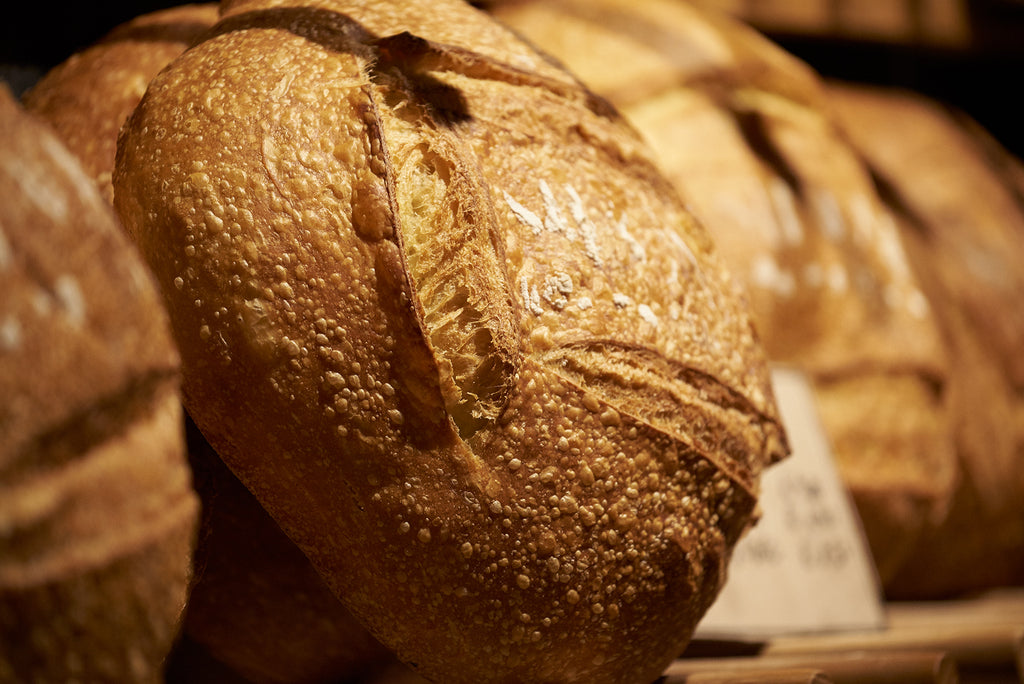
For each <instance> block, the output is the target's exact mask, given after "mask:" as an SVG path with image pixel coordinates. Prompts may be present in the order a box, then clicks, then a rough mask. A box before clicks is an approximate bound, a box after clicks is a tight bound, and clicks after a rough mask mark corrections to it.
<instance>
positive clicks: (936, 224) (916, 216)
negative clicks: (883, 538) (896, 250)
mask: <svg viewBox="0 0 1024 684" xmlns="http://www.w3.org/2000/svg"><path fill="white" fill-rule="evenodd" d="M829 95H830V102H831V104H832V106H833V107H834V109H835V111H836V112H837V113H838V116H839V117H840V119H841V121H842V122H843V123H844V124H845V128H846V130H847V131H848V133H849V135H850V136H851V138H852V139H853V141H854V143H855V145H856V146H857V149H858V150H859V151H860V152H861V153H862V154H863V155H864V157H865V159H866V160H867V162H868V164H869V165H870V168H871V169H872V172H873V174H874V176H875V177H876V178H877V179H878V182H879V184H880V187H881V188H882V190H883V196H884V197H886V198H887V200H888V202H889V204H890V205H891V206H892V207H893V211H894V213H895V214H896V215H897V216H899V217H900V226H901V227H902V228H903V238H904V241H905V243H906V244H907V245H908V249H909V253H910V256H911V263H912V264H913V266H914V268H915V270H916V272H917V273H918V274H919V277H920V279H921V282H922V283H923V285H924V287H925V292H926V293H927V295H928V298H929V300H930V302H931V305H932V309H933V310H934V311H935V312H936V314H937V316H938V319H939V321H940V322H941V323H942V328H943V331H944V334H945V337H946V339H947V340H948V344H949V346H950V348H951V349H952V351H953V354H952V358H953V359H954V364H953V367H952V370H951V374H950V383H949V384H950V392H949V401H950V405H951V410H952V411H953V417H954V420H955V422H954V426H955V429H956V432H955V434H956V446H957V453H958V457H959V461H960V465H961V469H962V471H963V477H962V478H961V480H960V482H959V485H958V488H957V491H956V495H955V497H954V501H953V506H952V508H951V510H950V513H949V515H948V516H947V517H946V519H945V520H943V522H942V524H941V525H940V526H938V527H937V528H935V529H934V530H933V531H931V533H930V534H928V535H927V536H926V537H925V538H924V539H922V540H921V542H920V543H919V544H918V545H917V546H916V548H915V549H914V551H913V554H912V558H913V562H910V563H908V564H907V566H906V567H904V568H903V569H902V571H901V572H900V574H899V575H898V576H897V577H896V578H894V580H893V582H892V584H891V592H892V593H893V594H894V595H897V596H900V597H904V598H922V597H937V596H948V595H951V594H960V593H964V592H968V591H977V590H980V589H984V588H987V587H991V586H993V585H1001V584H1007V583H1020V582H1022V581H1024V551H1022V549H1024V471H1022V469H1021V468H1020V463H1021V458H1022V457H1024V440H1022V436H1024V429H1022V428H1024V410H1022V409H1024V363H1022V358H1021V354H1020V350H1021V349H1022V348H1024V309H1022V308H1021V306H1020V302H1021V300H1022V298H1024V273H1022V271H1021V269H1020V260H1021V258H1024V201H1022V197H1021V195H1020V194H1019V193H1018V192H1016V191H1015V190H1014V187H1013V184H1012V181H1011V180H1010V179H1009V178H1008V177H1007V175H1006V170H1007V165H1009V164H1012V159H1011V158H1010V156H1009V154H1008V153H1007V152H1006V151H1005V150H1003V149H1000V148H999V147H998V144H996V143H995V142H994V141H993V140H991V138H989V137H988V136H987V135H986V134H984V132H983V131H981V130H980V128H979V127H978V125H977V124H976V123H974V122H972V121H970V120H968V119H967V118H966V117H964V116H963V115H962V114H959V113H957V112H955V111H953V110H950V109H948V108H946V107H945V106H943V105H941V104H940V103H938V102H936V101H933V100H930V99H928V98H926V97H924V96H921V95H917V94H913V93H910V92H905V91H898V90H895V89H882V88H868V87H864V86H856V85H853V84H840V83H834V84H832V85H831V87H830V89H829Z"/></svg>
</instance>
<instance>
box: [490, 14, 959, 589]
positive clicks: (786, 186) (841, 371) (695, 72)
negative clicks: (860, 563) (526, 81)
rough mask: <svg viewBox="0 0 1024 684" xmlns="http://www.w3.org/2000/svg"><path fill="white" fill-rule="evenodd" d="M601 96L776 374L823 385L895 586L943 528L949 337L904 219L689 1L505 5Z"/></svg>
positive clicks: (716, 19)
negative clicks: (910, 257) (707, 246)
mask: <svg viewBox="0 0 1024 684" xmlns="http://www.w3.org/2000/svg"><path fill="white" fill-rule="evenodd" d="M493 12H494V14H495V15H496V16H497V17H499V18H500V19H501V20H503V21H505V22H507V23H508V24H509V25H511V26H512V27H513V28H515V29H516V30H518V31H520V32H521V33H522V34H524V35H525V36H527V37H528V38H530V39H532V40H533V41H534V42H536V43H537V44H538V45H539V46H540V47H541V48H542V49H545V50H547V51H549V52H551V53H552V54H553V55H554V56H555V57H556V58H558V59H560V60H562V61H563V62H564V63H565V64H566V65H567V66H568V67H569V68H570V69H572V70H573V71H574V72H576V73H578V74H579V75H580V77H581V78H582V79H583V80H584V82H586V83H587V85H588V86H590V87H592V88H593V89H594V90H595V91H596V92H597V93H598V94H599V95H602V96H605V97H607V98H608V99H609V100H610V101H611V102H612V103H613V104H614V105H615V106H617V107H619V108H620V110H621V111H622V112H623V114H624V115H625V116H626V118H627V119H629V120H630V121H631V122H632V123H633V124H634V125H635V126H636V127H637V129H638V130H640V131H641V132H642V134H643V135H644V136H645V138H647V140H648V141H649V142H650V143H651V147H652V148H653V149H655V150H656V151H658V153H659V163H660V165H661V167H662V169H663V170H664V172H665V173H666V175H667V177H668V178H669V179H670V180H671V181H672V182H673V184H674V185H675V186H676V188H677V189H678V190H679V192H680V193H681V194H682V195H683V197H684V199H685V200H686V201H687V202H688V205H689V206H690V207H691V208H692V209H693V211H694V212H695V214H696V215H697V216H698V218H700V219H701V220H702V221H704V223H705V224H706V225H707V227H708V230H709V232H710V233H711V236H712V238H713V239H714V240H715V242H716V244H717V245H718V246H719V247H720V251H721V253H722V257H723V259H725V261H726V263H727V264H728V265H729V266H730V267H731V268H732V269H733V271H734V272H735V273H736V274H737V276H738V277H739V278H740V279H741V280H742V281H743V282H744V284H745V285H746V287H747V289H748V291H749V293H750V299H751V304H752V311H753V314H754V320H755V324H756V325H757V327H758V332H759V333H760V334H761V336H762V338H763V340H764V345H765V349H766V351H767V353H768V356H769V358H770V359H771V360H773V361H776V362H781V363H785V364H791V365H794V366H796V367H797V368H800V369H802V370H804V371H805V372H806V373H807V374H808V376H809V378H810V379H811V381H812V383H813V386H814V390H815V394H816V397H817V401H818V405H819V409H820V412H821V415H822V420H823V423H824V425H825V428H826V431H827V433H828V435H829V437H830V439H831V442H832V444H833V446H834V449H835V453H836V456H837V460H838V465H839V468H840V470H841V472H842V475H843V478H844V481H845V482H846V484H847V486H848V487H849V489H850V491H851V492H852V495H853V499H854V501H855V503H856V504H857V508H858V511H859V513H860V517H861V519H862V521H863V523H864V529H865V532H866V536H867V538H868V542H869V544H870V547H871V550H872V554H873V556H874V560H875V562H876V565H877V567H878V572H879V575H880V577H881V579H882V581H883V583H885V582H888V580H889V579H890V578H891V577H892V576H893V575H894V574H895V573H896V572H897V571H898V569H899V568H900V567H901V565H902V564H903V563H904V562H905V561H906V560H907V558H908V554H909V552H910V548H911V546H912V544H913V543H914V541H915V540H916V539H917V538H919V537H920V536H921V535H922V534H924V533H925V532H926V530H928V529H930V528H931V527H932V526H933V525H935V524H937V523H938V522H939V521H941V520H942V518H943V517H944V516H945V514H946V511H947V509H948V507H949V502H950V499H951V497H952V492H953V488H954V486H955V483H956V481H957V477H958V472H957V463H956V458H955V453H954V449H953V444H952V438H951V429H950V425H949V416H948V410H947V405H946V403H945V391H946V386H945V382H946V376H947V373H948V367H947V359H946V357H945V350H944V348H943V345H942V339H941V337H940V335H939V333H938V328H937V326H936V322H935V320H934V316H933V313H932V312H931V311H930V310H929V307H928V302H927V299H926V298H925V297H924V295H923V294H922V292H921V290H920V287H919V284H918V283H917V282H916V280H915V275H914V273H913V272H912V271H911V270H910V268H909V267H908V265H907V261H906V258H905V254H904V250H903V247H902V246H901V244H900V236H899V233H898V231H897V229H896V226H895V223H894V221H893V219H892V216H891V215H890V214H889V213H888V210H887V208H886V207H885V206H884V204H883V203H882V201H881V199H880V198H879V197H878V194H877V192H876V190H875V187H874V185H873V183H872V178H871V175H870V174H869V172H868V171H867V169H866V168H865V167H864V165H863V164H862V162H861V160H860V159H859V158H858V156H857V154H856V152H855V151H854V150H853V148H852V147H851V146H850V145H849V143H848V141H847V139H846V138H845V137H844V136H843V134H842V132H841V130H840V129H839V128H838V126H837V125H836V122H835V120H834V118H833V117H832V116H831V115H830V114H829V113H828V106H827V97H826V94H825V90H824V87H823V84H822V83H821V81H820V79H819V78H818V77H817V76H816V74H815V73H814V72H813V71H812V70H811V69H810V68H809V67H808V66H807V65H805V64H804V63H802V62H800V61H799V60H797V59H796V58H794V57H792V56H791V55H789V54H788V53H786V52H784V51H783V50H782V49H781V48H779V47H778V46H776V45H774V44H773V43H771V42H770V41H768V40H767V39H766V38H764V37H763V36H761V35H760V34H758V33H756V32H754V31H753V30H751V29H749V28H748V27H746V26H743V25H741V24H739V23H738V22H736V21H733V20H730V19H729V18H727V17H725V16H720V15H718V14H716V13H714V12H711V11H708V10H703V9H700V8H698V7H696V6H694V5H693V4H692V3H685V2H678V1H677V0H650V1H647V2H643V3H636V2H632V1H631V0H551V1H546V0H544V1H542V0H537V1H529V0H524V1H523V2H510V3H498V4H497V5H496V6H495V7H494V9H493Z"/></svg>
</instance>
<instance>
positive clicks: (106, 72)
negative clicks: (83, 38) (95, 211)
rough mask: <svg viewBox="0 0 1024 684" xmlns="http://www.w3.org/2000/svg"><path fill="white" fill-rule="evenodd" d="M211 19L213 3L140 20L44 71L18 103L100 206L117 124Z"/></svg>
mask: <svg viewBox="0 0 1024 684" xmlns="http://www.w3.org/2000/svg"><path fill="white" fill-rule="evenodd" d="M216 18H217V5H216V3H208V4H196V5H182V6H180V7H172V8H169V9H164V10H159V11H156V12H151V13H149V14H145V15H142V16H140V17H138V18H136V19H134V20H132V21H129V22H127V23H125V24H123V25H121V26H118V27H116V28H114V29H113V30H112V31H111V32H110V33H109V34H108V35H106V36H105V37H104V38H103V39H101V40H100V41H98V42H97V43H96V44H95V45H92V46H90V47H88V48H86V49H84V50H81V51H80V52H77V53H75V54H74V55H72V56H71V57H70V58H68V59H67V60H65V61H64V62H62V63H61V64H59V65H58V66H56V67H55V68H53V69H51V70H50V71H49V72H47V73H46V74H45V75H44V76H43V78H41V79H40V80H39V81H38V82H37V83H36V84H35V85H34V86H32V88H30V89H29V90H28V91H26V93H25V94H24V95H23V96H22V102H23V103H24V104H25V107H26V108H27V109H28V110H29V111H30V112H32V113H33V114H35V115H36V116H38V117H39V118H40V119H42V120H44V121H46V122H47V123H49V124H50V125H51V126H53V128H54V130H55V131H56V133H57V135H58V137H59V138H60V139H61V140H62V141H63V142H64V144H65V145H66V146H67V147H68V149H69V150H70V151H71V152H72V154H74V155H75V156H76V157H77V158H78V160H79V162H80V163H81V165H82V168H84V169H85V172H86V173H87V174H89V176H91V177H92V178H94V179H95V180H96V182H97V184H98V185H99V186H100V191H101V192H102V194H103V196H104V198H106V200H107V201H108V202H112V201H113V189H112V188H111V186H110V172H111V171H112V170H113V168H114V153H115V150H116V148H117V132H118V130H119V129H120V128H121V124H122V123H123V122H124V120H125V119H127V118H128V115H129V114H130V113H131V111H132V109H134V108H135V105H136V104H138V102H139V99H140V98H142V93H143V92H145V90H146V85H147V84H148V83H149V81H150V79H152V78H153V76H155V75H156V73H157V72H158V71H160V69H162V68H163V67H165V66H166V65H167V63H168V62H170V61H171V60H172V59H174V58H175V57H177V56H178V55H179V54H181V52H182V51H183V50H185V48H187V47H188V46H189V45H190V44H191V43H192V41H193V40H195V39H196V38H197V37H198V36H199V34H200V33H202V32H203V31H204V30H205V29H207V28H209V27H210V25H211V24H213V22H214V21H215V20H216Z"/></svg>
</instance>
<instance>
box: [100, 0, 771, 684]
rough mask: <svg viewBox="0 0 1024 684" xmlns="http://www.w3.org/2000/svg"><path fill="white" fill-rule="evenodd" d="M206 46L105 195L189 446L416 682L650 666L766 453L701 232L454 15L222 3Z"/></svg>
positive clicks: (520, 61)
mask: <svg viewBox="0 0 1024 684" xmlns="http://www.w3.org/2000/svg"><path fill="white" fill-rule="evenodd" d="M213 33H214V35H213V37H211V38H210V39H209V40H207V41H205V42H204V43H202V44H200V45H198V46H196V47H195V48H193V49H192V50H190V51H189V52H187V53H185V54H184V55H182V57H181V58H179V59H178V60H176V62H175V63H174V64H173V65H172V67H171V68H170V69H168V70H167V71H165V72H164V73H162V74H161V75H160V76H159V77H158V78H157V79H156V80H155V81H154V83H153V85H152V86H151V88H150V91H149V93H148V94H147V96H146V97H145V98H144V99H143V101H142V102H141V104H140V106H139V108H138V109H137V110H136V112H135V114H134V115H133V117H132V119H131V120H130V121H129V123H128V124H127V125H126V128H125V131H124V133H123V135H122V139H121V141H120V144H119V156H118V162H117V169H116V171H115V175H114V184H115V203H116V206H117V208H118V211H119V213H120V214H121V215H122V216H123V217H124V219H125V221H126V224H127V226H128V227H129V230H130V231H131V232H132V233H133V234H134V235H135V236H136V237H137V239H138V241H139V243H140V244H141V245H142V248H143V251H144V253H145V254H146V255H147V258H148V259H149V260H150V262H151V263H152V265H153V267H154V269H155V270H156V272H157V273H158V274H159V276H158V277H159V278H160V279H161V281H162V282H163V284H164V287H165V296H166V298H167V301H168V305H169V307H170V309H171V311H172V312H173V313H172V318H173V319H174V321H175V329H176V334H177V339H178V340H179V343H180V344H181V347H182V349H183V356H184V359H185V361H184V367H185V378H186V379H185V392H186V402H187V403H188V405H189V407H190V411H191V412H192V413H193V415H194V416H195V418H196V421H197V423H199V425H200V427H201V428H202V429H203V431H204V434H206V435H207V437H208V438H209V439H210V441H211V443H212V444H213V445H214V446H215V447H216V448H217V450H218V452H219V453H221V454H222V456H223V457H224V459H225V461H226V462H227V463H228V464H229V465H230V466H231V468H232V469H233V470H234V471H235V472H236V473H237V474H238V476H239V478H240V479H241V480H242V481H243V482H244V483H245V484H246V485H247V486H248V487H249V488H250V489H251V490H252V491H253V492H254V493H255V494H256V495H257V497H258V498H259V499H260V501H261V503H262V504H263V505H264V506H265V507H266V509H267V510H268V511H269V512H270V513H271V515H272V516H273V517H274V518H275V519H276V520H277V521H278V523H279V524H280V525H281V527H282V529H284V530H285V532H286V533H287V534H288V535H289V536H290V537H291V538H292V539H293V540H295V541H296V542H297V543H298V544H299V546H300V547H301V548H302V549H303V550H304V551H305V552H306V554H307V555H308V556H309V557H310V559H311V560H312V561H313V563H314V565H315V566H316V567H317V568H318V570H319V571H320V572H321V574H322V575H323V576H324V578H325V579H326V580H327V581H328V583H329V584H330V585H331V586H332V588H333V589H334V590H335V591H336V592H337V593H338V594H339V596H341V597H342V598H343V599H344V601H345V602H346V604H347V605H348V606H349V607H350V609H351V610H352V611H353V612H354V613H355V614H356V615H358V616H359V617H360V618H361V619H362V620H364V621H365V622H366V623H367V625H368V626H369V627H370V628H371V630H372V631H373V632H374V633H375V634H376V635H378V636H379V637H380V638H381V639H382V640H383V641H384V642H385V643H387V644H388V645H389V646H391V647H392V648H394V649H395V650H396V651H397V653H398V654H399V656H400V657H401V658H403V659H404V660H406V661H410V662H413V663H416V664H417V666H418V667H419V669H420V670H421V671H422V672H423V673H424V674H426V675H427V676H429V677H433V678H436V679H439V680H443V681H450V682H460V681H477V680H484V681H499V680H500V681H511V680H531V681H576V680H583V679H586V680H588V681H595V682H599V681H646V680H651V679H654V678H655V677H656V676H657V675H658V674H659V673H660V670H661V668H663V667H664V665H665V663H667V662H668V661H669V660H670V659H671V658H672V657H673V656H675V655H676V654H678V652H679V650H680V649H681V648H682V646H683V645H684V644H685V642H686V641H687V640H688V638H689V635H690V633H691V632H692V629H693V627H694V625H695V623H696V620H697V619H698V618H699V616H700V615H701V614H702V613H703V611H704V610H705V609H706V607H707V605H708V604H709V602H710V601H711V600H712V599H713V597H714V595H715V594H716V593H717V590H718V587H719V585H720V583H721V581H722V580H723V577H724V566H725V562H726V560H727V558H728V554H729V550H730V549H731V546H732V544H733V543H734V542H735V541H736V539H737V537H738V536H739V535H740V533H741V532H742V530H743V529H744V528H745V527H746V525H747V524H748V523H749V521H750V518H751V515H752V511H753V508H754V504H755V496H756V495H755V492H756V488H757V481H758V478H759V475H760V472H761V470H762V468H763V467H764V466H765V465H766V464H767V463H769V462H771V461H772V460H774V459H777V458H779V457H781V456H782V455H783V454H784V452H785V442H784V437H783V435H782V432H781V429H780V428H779V426H778V421H777V418H776V414H775V408H774V404H773V400H772V397H771V391H770V388H769V386H768V379H767V373H766V369H765V364H764V361H763V358H762V356H761V353H760V351H759V346H758V343H757V340H756V339H755V337H754V334H753V332H752V328H751V326H750V324H749V321H748V318H747V314H746V310H745V303H744V301H743V300H742V298H741V297H740V296H739V294H738V292H737V291H736V290H735V287H734V285H733V284H732V283H731V281H730V280H729V278H728V276H727V275H726V274H725V272H724V269H722V267H721V266H720V265H719V263H718V261H717V259H716V258H715V256H714V255H713V254H712V252H711V249H710V246H709V241H708V239H707V236H706V235H705V234H704V233H703V231H702V230H701V229H700V227H699V226H698V225H697V224H696V223H695V222H694V221H693V220H692V219H691V218H690V217H689V215H688V214H687V213H686V212H685V211H684V209H683V208H682V206H681V205H680V204H679V203H678V200H677V199H676V198H675V195H674V194H673V193H672V192H671V191H670V190H669V189H668V186H667V185H666V183H665V182H664V181H663V180H661V178H660V176H659V175H658V174H657V172H656V170H655V167H654V165H653V164H652V163H651V161H650V158H649V153H648V152H647V151H646V148H645V147H644V146H643V144H642V143H641V142H640V140H639V139H638V138H636V137H635V136H634V135H633V134H632V132H631V131H630V130H629V129H628V128H626V127H625V126H624V125H623V124H622V122H621V121H620V120H619V119H618V118H617V116H615V115H614V113H612V112H611V110H610V109H609V108H608V107H607V105H605V104H604V103H603V102H602V101H600V100H598V99H597V98H595V97H593V96H592V95H591V94H590V93H588V92H587V91H586V90H584V89H583V88H581V87H580V86H579V85H578V84H577V83H576V81H575V80H574V79H573V78H571V77H569V76H568V75H567V74H565V73H564V72H563V71H561V70H559V69H557V68H556V67H554V66H553V65H552V64H551V63H549V62H548V61H547V60H546V59H544V58H543V57H541V56H539V55H537V54H536V53H535V52H534V51H532V49H530V48H529V47H527V46H526V45H525V44H523V43H521V42H519V41H518V40H517V39H515V38H514V37H513V36H512V35H511V34H509V33H507V32H506V31H504V30H503V29H501V28H499V27H498V26H497V25H496V24H493V23H492V22H490V21H489V20H487V19H486V18H485V17H484V16H483V15H481V14H478V13H477V12H475V11H474V10H472V9H470V8H469V7H468V6H466V5H464V4H462V3H433V4H431V5H430V6H429V11H428V10H427V9H425V6H423V5H422V4H419V3H414V2H396V3H391V4H387V5H384V4H380V5H376V4H375V5H371V6H370V7H360V6H350V5H348V4H346V3H343V2H319V3H298V2H296V3H268V2H244V3H231V4H230V5H229V6H228V8H227V11H226V13H225V16H224V19H223V20H222V22H221V23H220V24H219V25H218V27H216V28H215V29H214V32H213ZM325 102H329V103H330V104H329V106H327V105H325V104H324V103H325ZM157 130H159V131H160V134H159V135H153V134H152V132H153V131H157ZM153 178H157V179H159V181H158V183H156V184H154V183H152V179H153ZM680 416H684V417H685V418H680ZM710 425H716V426H717V427H715V428H709V427H708V426H710Z"/></svg>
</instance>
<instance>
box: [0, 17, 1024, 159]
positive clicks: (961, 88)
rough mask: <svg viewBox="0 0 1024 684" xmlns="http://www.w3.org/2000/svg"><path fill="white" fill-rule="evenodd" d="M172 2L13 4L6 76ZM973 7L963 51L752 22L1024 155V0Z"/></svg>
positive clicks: (835, 69)
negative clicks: (942, 105) (949, 110)
mask: <svg viewBox="0 0 1024 684" xmlns="http://www.w3.org/2000/svg"><path fill="white" fill-rule="evenodd" d="M423 1H424V2H429V1H430V0H423ZM638 1H642V0H638ZM875 1H877V2H890V1H894V0H875ZM906 1H908V2H910V3H911V5H912V4H913V0H906ZM175 4H180V3H179V2H174V1H168V0H163V1H161V0H131V1H128V0H109V1H107V2H98V3H87V2H48V3H43V2H35V3H32V2H31V0H28V1H26V0H22V1H21V2H20V3H19V5H18V8H19V9H18V10H17V11H15V7H14V6H9V7H8V8H7V9H8V11H7V12H5V17H4V20H3V21H2V22H0V50H2V53H0V78H2V79H3V80H5V81H7V82H8V84H9V85H10V86H11V88H12V90H14V91H15V93H20V92H22V91H23V90H24V89H25V88H26V87H28V86H29V85H30V84H31V83H33V82H34V81H35V80H36V79H37V78H38V77H39V75H41V74H42V73H43V72H44V71H45V70H46V69H48V68H50V67H52V66H54V65H56V64H57V63H59V62H60V61H62V60H63V59H65V58H66V57H67V56H68V55H70V54H71V53H72V52H74V51H75V50H78V49H81V48H84V47H86V46H88V45H89V44H90V43H92V42H93V41H95V40H97V39H98V38H100V37H101V36H103V35H104V34H105V33H106V32H107V31H108V30H110V29H111V28H113V27H114V26H115V25H117V24H119V23H121V22H124V21H127V20H129V19H131V18H132V17H134V16H137V15H139V14H143V13H145V12H149V11H152V10H155V9H160V8H163V7H169V6H172V5H175ZM968 6H969V8H970V9H969V14H970V17H969V19H970V24H971V38H970V40H969V41H968V42H967V43H965V44H959V45H956V46H949V45H946V46H943V45H934V44H926V43H927V41H916V40H914V39H913V37H911V38H910V39H908V40H892V39H889V40H878V39H874V40H872V39H864V38H863V37H850V36H845V37H844V36H841V35H840V36H837V35H835V32H832V34H830V35H814V34H812V32H807V31H803V32H801V31H792V30H789V31H787V30H785V29H781V30H780V29H778V27H771V26H765V25H760V26H757V25H756V24H755V26H757V27H758V28H760V29H762V30H764V31H765V32H766V33H767V34H768V35H769V36H770V37H772V38H773V39H774V40H775V41H776V42H778V43H780V44H781V45H782V46H783V47H785V48H787V49H788V50H789V51H791V52H793V53H794V54H796V55H797V56H799V57H801V58H803V59H804V60H806V61H807V62H808V63H810V64H811V65H812V66H813V67H815V68H816V69H817V70H818V71H819V72H820V73H821V74H823V75H825V76H830V77H835V78H841V79H846V80H855V81H860V82H867V83H875V84H880V85H889V86H901V87H907V88H912V89H914V90H917V91H919V92H922V93H924V94H926V95H929V96H932V97H934V98H936V99H939V100H941V101H943V102H946V103H947V104H949V105H951V106H954V107H956V108H958V109H960V110H962V111H964V112H965V113H967V114H968V115H970V116H972V117H973V118H975V119H976V120H977V121H978V122H979V123H981V124H982V125H983V126H984V127H986V128H987V129H988V130H989V132H990V133H992V134H993V135H994V136H995V137H996V138H997V139H999V140H1000V141H1001V142H1002V143H1003V144H1004V145H1005V146H1006V147H1007V148H1009V149H1010V150H1011V151H1013V152H1014V153H1015V154H1017V155H1018V156H1021V157H1024V126H1022V123H1021V121H1022V118H1024V117H1022V114H1024V104H1022V98H1021V90H1022V87H1024V0H971V2H970V3H969V5H968ZM825 33H827V32H825Z"/></svg>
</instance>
